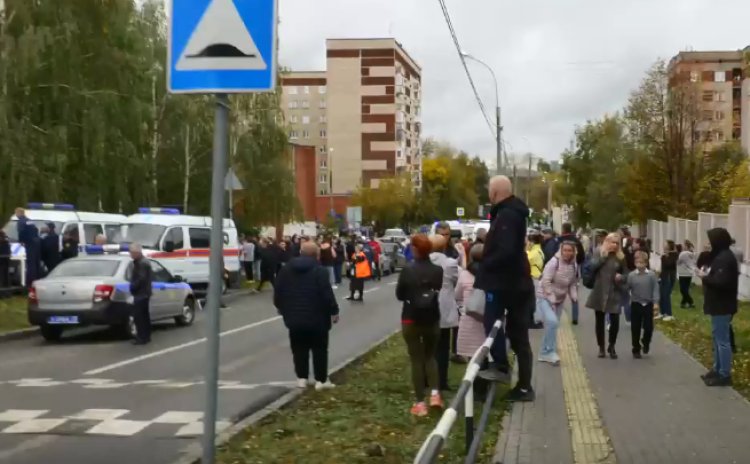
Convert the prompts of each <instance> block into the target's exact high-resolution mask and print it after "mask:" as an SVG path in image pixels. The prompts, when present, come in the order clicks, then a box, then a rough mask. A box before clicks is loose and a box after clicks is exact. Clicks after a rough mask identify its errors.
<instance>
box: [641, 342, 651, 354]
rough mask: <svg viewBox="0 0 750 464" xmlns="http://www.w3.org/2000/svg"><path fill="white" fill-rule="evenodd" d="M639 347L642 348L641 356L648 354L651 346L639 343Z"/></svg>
mask: <svg viewBox="0 0 750 464" xmlns="http://www.w3.org/2000/svg"><path fill="white" fill-rule="evenodd" d="M641 345H642V346H643V354H648V352H649V351H650V350H651V345H649V344H648V343H646V342H643V341H642V342H641Z"/></svg>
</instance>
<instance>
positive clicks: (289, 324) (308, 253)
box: [273, 241, 339, 390]
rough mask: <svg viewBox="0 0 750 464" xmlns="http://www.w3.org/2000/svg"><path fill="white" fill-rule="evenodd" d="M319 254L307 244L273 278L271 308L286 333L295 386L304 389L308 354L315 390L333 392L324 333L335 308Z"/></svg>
mask: <svg viewBox="0 0 750 464" xmlns="http://www.w3.org/2000/svg"><path fill="white" fill-rule="evenodd" d="M319 253H320V251H319V250H318V246H317V245H316V244H315V243H314V242H312V241H310V242H305V243H303V244H302V247H301V249H300V256H299V257H297V258H293V259H292V260H291V261H289V264H287V265H286V266H284V267H283V268H282V269H281V272H279V275H278V277H277V278H276V285H275V286H274V293H273V304H274V306H276V309H278V310H279V314H281V316H282V317H283V318H284V325H285V326H286V328H287V329H288V330H289V342H290V345H291V347H292V357H293V359H294V371H295V373H296V374H297V386H298V387H299V388H305V387H306V386H307V380H308V375H309V372H310V364H309V360H310V352H311V351H312V358H313V371H314V376H315V389H316V390H324V389H328V388H333V387H334V385H333V384H332V383H331V382H330V381H329V380H328V332H329V331H330V330H331V326H332V324H335V323H337V322H338V320H339V306H338V304H337V303H336V296H335V295H334V293H333V288H332V287H331V281H330V276H329V272H328V270H327V269H325V268H324V267H323V266H321V265H320V263H318V256H319Z"/></svg>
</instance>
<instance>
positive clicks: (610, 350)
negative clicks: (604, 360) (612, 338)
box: [607, 345, 617, 359]
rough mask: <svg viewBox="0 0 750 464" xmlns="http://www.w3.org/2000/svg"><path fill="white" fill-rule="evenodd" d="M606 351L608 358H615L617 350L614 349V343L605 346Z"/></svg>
mask: <svg viewBox="0 0 750 464" xmlns="http://www.w3.org/2000/svg"><path fill="white" fill-rule="evenodd" d="M607 353H609V357H610V358H612V359H617V352H616V351H615V346H614V345H609V347H607Z"/></svg>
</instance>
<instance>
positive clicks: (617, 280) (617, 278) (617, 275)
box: [615, 273, 622, 283]
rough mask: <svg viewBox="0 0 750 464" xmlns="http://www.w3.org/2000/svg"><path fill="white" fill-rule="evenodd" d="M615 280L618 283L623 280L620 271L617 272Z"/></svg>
mask: <svg viewBox="0 0 750 464" xmlns="http://www.w3.org/2000/svg"><path fill="white" fill-rule="evenodd" d="M615 282H617V283H620V282H622V274H620V273H617V274H615Z"/></svg>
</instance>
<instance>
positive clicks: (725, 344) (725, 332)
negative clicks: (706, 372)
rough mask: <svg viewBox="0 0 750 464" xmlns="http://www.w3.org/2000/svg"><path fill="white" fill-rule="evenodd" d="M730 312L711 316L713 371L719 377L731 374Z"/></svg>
mask: <svg viewBox="0 0 750 464" xmlns="http://www.w3.org/2000/svg"><path fill="white" fill-rule="evenodd" d="M731 322H732V315H731V314H724V315H721V316H711V336H712V338H713V343H714V372H718V374H719V375H720V376H721V377H729V376H730V375H732V347H731V342H730V340H729V324H730V323H731Z"/></svg>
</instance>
